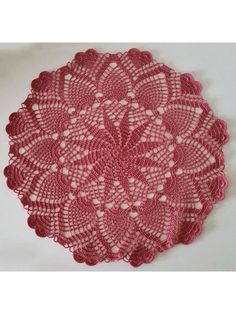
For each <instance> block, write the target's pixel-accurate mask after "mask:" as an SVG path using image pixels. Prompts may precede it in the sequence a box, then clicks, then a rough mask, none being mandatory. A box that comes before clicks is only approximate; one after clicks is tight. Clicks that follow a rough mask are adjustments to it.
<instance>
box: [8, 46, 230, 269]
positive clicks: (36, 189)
mask: <svg viewBox="0 0 236 314" xmlns="http://www.w3.org/2000/svg"><path fill="white" fill-rule="evenodd" d="M31 86H32V89H31V93H30V94H29V96H28V97H27V99H26V100H25V101H24V102H23V104H22V106H21V108H20V109H19V110H18V111H17V112H15V113H12V114H11V115H10V117H9V120H10V123H9V124H8V125H7V127H6V130H7V133H8V134H9V136H10V152H9V155H10V164H9V166H7V167H6V168H5V171H4V173H5V175H6V177H7V185H8V187H9V188H10V189H12V190H14V191H15V192H16V193H17V194H18V196H19V197H20V199H21V202H22V204H23V205H24V207H25V208H26V210H27V211H28V213H29V218H28V224H29V226H30V227H31V228H34V229H35V232H36V234H37V235H38V236H41V237H46V236H47V237H51V238H53V239H54V240H55V241H57V242H59V243H60V244H62V245H63V246H64V247H66V248H69V249H70V251H71V252H73V255H74V258H75V260H76V261H77V262H85V263H86V264H88V265H95V264H96V263H98V262H101V261H106V262H110V261H114V260H119V259H123V260H125V261H127V262H129V263H130V264H131V265H133V266H139V265H141V264H142V263H149V262H151V261H152V260H153V258H154V257H155V256H156V254H157V253H158V252H162V251H164V250H166V249H169V248H171V247H173V246H174V245H175V244H177V243H184V244H188V243H190V242H191V241H193V240H194V239H195V238H196V237H197V236H198V235H199V234H200V233H201V231H202V225H203V221H204V219H205V218H206V217H207V215H208V214H209V212H210V211H211V209H212V206H213V204H214V203H216V202H217V201H219V200H221V199H222V198H223V197H224V190H225V188H226V186H227V181H226V178H225V176H224V172H223V170H224V157H223V153H222V146H223V144H224V143H225V142H226V141H227V139H228V134H227V131H226V124H225V122H224V121H222V120H220V119H218V118H217V117H215V116H214V114H213V112H212V111H211V109H210V107H209V105H208V104H207V102H206V101H205V100H204V99H203V98H202V96H201V94H200V92H201V84H200V83H199V82H197V81H195V80H194V79H193V77H192V75H191V74H180V73H178V72H175V71H174V70H173V69H171V68H169V67H168V66H166V65H164V64H162V63H159V62H157V61H155V60H153V58H152V56H151V54H150V53H149V52H146V51H144V52H140V51H139V50H137V49H131V50H129V51H128V52H125V53H117V54H109V53H107V54H101V53H97V52H96V51H95V50H93V49H89V50H87V51H86V52H79V53H77V54H76V56H75V58H74V59H73V60H72V61H71V62H70V63H68V64H67V65H66V66H64V67H62V68H59V69H58V70H56V71H54V72H46V71H45V72H42V73H41V74H40V75H39V77H38V78H37V79H35V80H33V81H32V84H31Z"/></svg>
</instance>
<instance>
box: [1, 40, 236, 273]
mask: <svg viewBox="0 0 236 314" xmlns="http://www.w3.org/2000/svg"><path fill="white" fill-rule="evenodd" d="M91 47H93V48H95V49H97V50H99V51H100V52H106V51H109V52H117V51H125V50H127V49H129V48H132V47H137V48H139V49H141V50H150V51H151V52H152V54H153V56H154V57H155V58H156V59H159V60H161V61H163V62H164V63H166V64H167V65H169V66H171V67H173V68H174V69H176V70H177V71H180V72H191V73H193V75H194V76H195V78H196V79H197V80H199V81H200V82H201V83H202V84H203V95H204V97H205V98H206V100H207V101H208V102H209V104H210V106H211V107H212V109H213V110H214V112H215V114H216V115H217V116H218V117H220V118H222V119H224V120H225V121H226V122H227V123H228V127H229V133H230V141H229V143H228V144H227V145H226V146H225V148H224V152H225V160H226V165H227V167H226V174H227V177H228V180H229V188H228V189H227V192H226V199H225V200H224V201H221V202H219V203H218V204H217V205H216V206H215V207H214V210H213V211H212V213H211V214H210V216H209V217H208V219H207V220H206V222H205V225H204V232H203V234H202V235H201V236H200V237H198V238H197V239H196V240H195V241H194V242H193V243H192V244H191V245H187V246H185V245H177V246H175V247H174V248H173V249H171V250H169V251H166V252H164V253H161V254H160V255H159V256H158V257H157V258H156V259H155V261H154V262H152V263H151V264H148V265H143V266H142V267H140V268H138V269H134V268H132V267H131V266H129V264H126V263H125V262H122V261H120V262H116V263H110V264H106V263H101V264H98V265H96V266H93V267H89V266H86V265H84V264H78V263H76V262H74V260H73V258H72V255H71V254H70V253H69V252H68V251H67V250H65V249H64V248H63V247H61V246H60V245H58V244H56V243H54V242H53V241H52V240H50V239H47V238H39V237H37V236H36V235H35V233H34V231H33V230H32V229H30V228H29V227H28V226H27V223H26V219H27V214H26V212H25V210H24V209H23V207H22V205H21V203H20V201H19V200H18V198H17V195H16V194H15V193H13V192H12V191H11V190H9V189H8V188H7V186H6V184H5V177H4V176H3V174H2V172H3V169H4V167H5V166H6V165H7V164H8V155H7V153H8V137H7V134H6V132H5V126H6V124H7V122H8V116H9V115H10V114H11V113H12V112H14V111H16V110H17V109H18V108H19V106H20V104H21V102H22V101H23V100H24V99H25V98H26V96H27V94H28V92H29V88H30V83H31V81H32V79H33V78H36V77H37V76H38V74H39V73H40V72H41V71H43V70H53V69H56V68H57V67H59V66H62V65H64V64H65V63H66V62H67V61H69V60H71V59H72V58H73V56H74V54H75V53H76V52H77V51H83V50H85V49H88V48H91ZM235 88H236V44H134V43H133V44H7V45H6V44H0V117H1V118H0V143H1V144H0V145H1V159H0V170H1V175H0V201H1V207H0V270H91V271H97V270H135V271H136V270H137V271H143V270H236V245H235V240H236V206H235V205H236V183H235V179H236V158H233V157H234V155H235V153H236V136H235V129H236V103H235Z"/></svg>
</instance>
